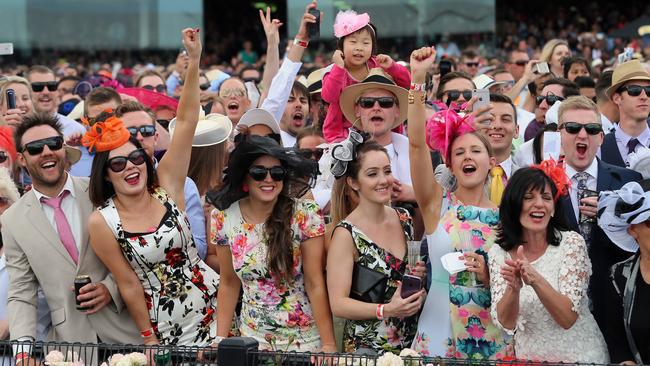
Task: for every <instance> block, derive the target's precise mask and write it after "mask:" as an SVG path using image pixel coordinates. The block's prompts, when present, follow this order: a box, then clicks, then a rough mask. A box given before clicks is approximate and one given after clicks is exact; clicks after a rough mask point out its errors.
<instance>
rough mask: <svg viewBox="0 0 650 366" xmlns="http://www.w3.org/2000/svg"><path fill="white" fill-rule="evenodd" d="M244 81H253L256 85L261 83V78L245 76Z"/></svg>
mask: <svg viewBox="0 0 650 366" xmlns="http://www.w3.org/2000/svg"><path fill="white" fill-rule="evenodd" d="M242 81H243V82H245V83H248V82H253V83H255V84H256V85H257V84H259V83H260V79H259V78H243V79H242Z"/></svg>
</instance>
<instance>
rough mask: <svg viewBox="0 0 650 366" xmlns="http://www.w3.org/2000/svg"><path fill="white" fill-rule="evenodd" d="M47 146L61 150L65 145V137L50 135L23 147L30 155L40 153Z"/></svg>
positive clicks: (53, 149)
mask: <svg viewBox="0 0 650 366" xmlns="http://www.w3.org/2000/svg"><path fill="white" fill-rule="evenodd" d="M45 146H47V147H48V149H50V150H52V151H57V150H61V148H62V147H63V137H61V136H54V137H48V138H46V139H41V140H36V141H32V142H30V143H27V144H25V146H24V147H23V152H25V151H27V152H28V153H29V155H40V154H41V153H42V152H43V149H44V148H45Z"/></svg>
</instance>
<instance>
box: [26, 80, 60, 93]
mask: <svg viewBox="0 0 650 366" xmlns="http://www.w3.org/2000/svg"><path fill="white" fill-rule="evenodd" d="M58 86H59V84H58V83H57V82H56V81H47V82H41V81H36V82H33V83H32V91H33V92H34V93H40V92H42V91H43V89H45V87H47V90H49V91H51V92H53V91H56V89H57V87H58Z"/></svg>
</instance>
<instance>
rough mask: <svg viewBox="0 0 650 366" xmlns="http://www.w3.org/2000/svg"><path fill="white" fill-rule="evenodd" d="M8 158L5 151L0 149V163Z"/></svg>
mask: <svg viewBox="0 0 650 366" xmlns="http://www.w3.org/2000/svg"><path fill="white" fill-rule="evenodd" d="M7 159H9V155H7V153H6V152H5V151H0V164H2V163H4V162H5V161H7Z"/></svg>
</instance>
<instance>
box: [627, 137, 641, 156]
mask: <svg viewBox="0 0 650 366" xmlns="http://www.w3.org/2000/svg"><path fill="white" fill-rule="evenodd" d="M638 144H640V142H639V140H637V139H631V140H630V141H628V142H627V153H628V154H631V153H633V152H634V149H636V145H638Z"/></svg>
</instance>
